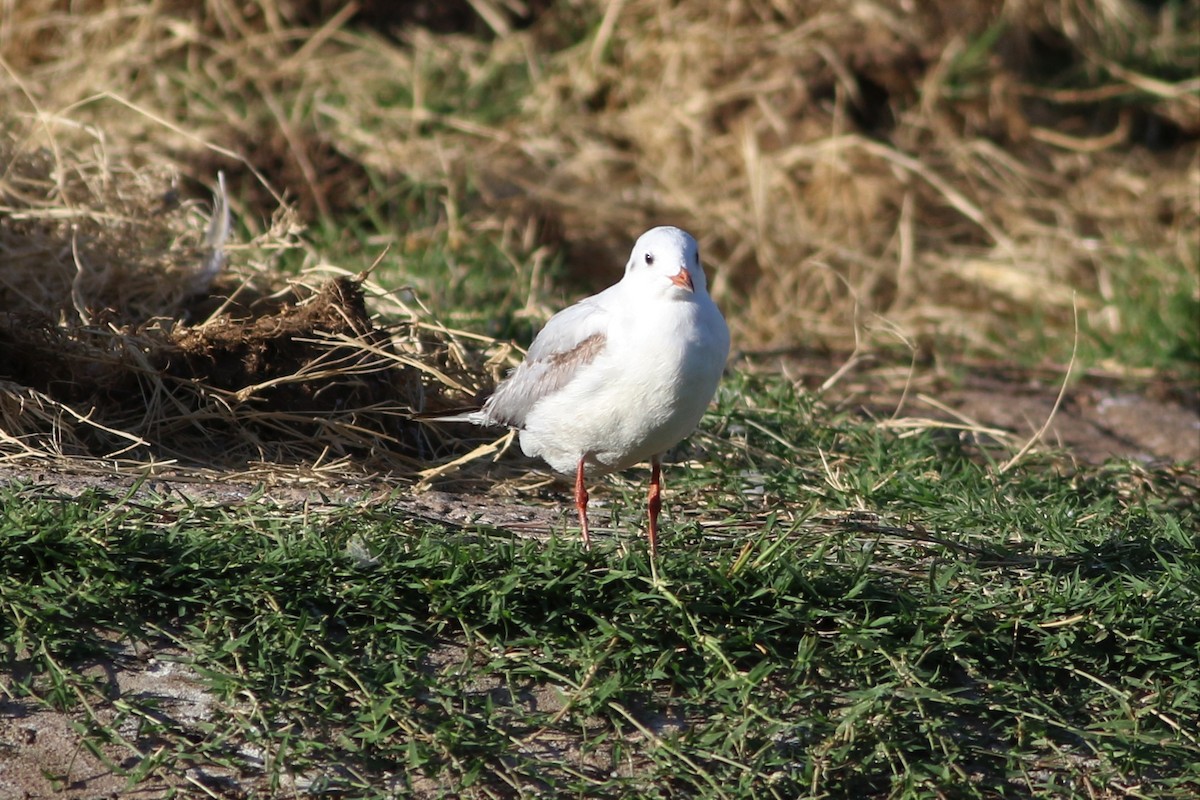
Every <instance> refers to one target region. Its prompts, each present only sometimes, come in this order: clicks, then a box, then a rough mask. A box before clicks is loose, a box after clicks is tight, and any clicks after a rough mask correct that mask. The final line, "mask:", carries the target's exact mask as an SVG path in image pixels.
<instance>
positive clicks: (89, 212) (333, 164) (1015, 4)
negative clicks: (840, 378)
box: [0, 0, 1200, 403]
mask: <svg viewBox="0 0 1200 800" xmlns="http://www.w3.org/2000/svg"><path fill="white" fill-rule="evenodd" d="M1198 142H1200V5H1197V4H1196V3H1195V2H1184V0H1165V1H1160V2H1141V1H1140V0H1063V1H1062V2H1044V3H1040V2H1024V1H1021V0H1007V1H1005V2H1001V1H1000V0H968V1H967V2H960V1H959V0H953V1H951V0H931V1H930V2H913V1H912V0H859V1H857V2H852V3H847V2H842V0H837V1H836V2H835V1H834V0H808V1H807V2H788V1H787V0H730V1H723V2H714V1H710V0H687V1H685V2H668V0H626V1H625V2H621V1H620V0H614V2H609V3H604V2H596V1H594V0H559V2H551V0H458V1H455V0H446V1H444V2H443V1H439V2H419V1H418V2H396V3H392V2H382V0H379V1H376V0H360V2H350V3H346V2H333V1H332V0H236V1H235V0H204V1H203V2H180V1H179V0H135V1H134V2H129V1H128V0H125V1H122V2H118V1H117V0H107V1H106V0H90V1H89V0H78V1H76V2H65V1H64V0H19V2H18V0H0V167H2V168H3V171H0V194H2V195H3V197H4V198H5V199H4V208H3V209H0V258H2V259H4V260H5V261H6V262H7V263H6V264H5V268H4V270H2V272H3V273H4V277H0V303H3V304H4V305H5V308H6V310H7V311H9V312H12V311H13V310H14V308H15V307H16V306H18V305H20V304H22V303H29V304H32V305H33V306H35V307H36V308H37V309H38V310H39V312H47V311H49V312H55V311H57V313H59V315H60V316H62V315H64V314H65V315H66V316H71V314H70V313H68V312H71V311H72V309H75V310H77V309H78V308H79V307H81V304H82V306H84V307H88V308H92V309H107V310H108V314H109V316H110V317H111V318H113V319H115V320H119V321H121V322H123V323H124V324H130V325H137V324H141V322H144V320H146V319H149V318H151V317H155V316H172V315H174V314H176V312H177V311H178V306H179V304H180V303H182V302H183V300H182V299H181V298H183V297H184V295H186V294H187V292H188V286H190V285H191V284H190V283H189V281H190V278H188V277H187V276H186V275H182V273H178V269H180V267H179V264H180V263H182V262H181V259H183V256H182V255H181V254H186V253H194V250H195V248H196V247H197V246H198V245H199V240H200V237H201V236H202V235H203V229H204V225H205V224H206V218H207V214H208V213H209V209H210V207H211V203H212V200H211V197H212V192H213V189H214V187H215V185H216V176H217V173H218V171H221V172H223V173H224V174H225V176H226V180H227V183H228V192H229V199H230V204H231V206H232V209H233V212H234V213H233V219H234V231H233V234H232V237H231V239H230V249H229V266H228V270H229V274H230V275H231V276H236V278H237V280H240V281H246V280H260V281H261V282H263V283H264V286H265V289H264V291H266V290H269V289H270V286H269V284H270V283H271V280H272V279H273V278H270V277H269V276H279V275H285V276H286V275H295V274H300V273H302V272H303V271H304V270H306V269H311V268H313V267H314V266H319V265H327V266H328V265H333V266H336V267H338V268H340V269H342V270H345V271H347V272H350V273H356V272H359V271H360V270H363V269H365V268H366V267H368V266H370V265H372V264H374V265H375V271H374V272H373V274H372V279H373V280H374V281H376V282H377V283H379V284H380V285H382V286H384V287H386V288H389V289H401V288H404V289H406V290H411V297H413V298H416V300H417V301H419V302H420V303H422V304H424V306H425V307H426V308H428V309H429V310H430V311H431V312H432V313H433V314H434V315H435V316H437V317H438V318H439V319H441V320H443V321H446V322H447V323H448V324H452V325H454V326H456V327H458V328H460V329H463V330H471V331H477V332H479V333H483V334H487V335H490V336H495V337H498V338H513V339H516V340H517V341H524V342H527V341H528V339H529V337H530V336H531V335H532V333H533V331H535V330H536V328H537V327H538V325H540V323H541V322H543V321H544V320H545V318H546V317H547V316H548V315H549V314H550V313H551V312H552V311H553V310H555V309H556V308H558V307H561V305H563V304H564V303H566V302H569V301H571V300H573V299H576V298H577V297H578V296H580V295H581V294H583V293H585V292H589V291H593V290H596V289H598V288H600V287H602V286H605V285H608V284H610V283H612V282H613V281H614V280H616V278H617V277H618V276H619V274H620V270H621V266H622V264H623V263H624V260H625V258H626V257H627V254H628V249H629V246H630V244H631V242H632V241H633V239H634V237H636V235H638V234H639V233H640V232H641V231H642V230H644V229H645V228H647V227H650V226H652V225H657V224H675V225H679V226H682V227H684V228H687V229H689V230H690V231H692V232H693V233H694V234H695V235H696V236H697V237H698V238H699V240H700V242H701V246H702V254H703V256H704V258H705V262H706V266H707V268H708V271H709V274H710V285H711V286H712V288H713V293H714V295H715V297H716V299H717V300H718V302H719V303H720V305H721V306H722V308H723V309H724V310H725V313H726V315H727V317H728V318H729V320H730V323H731V327H732V329H733V331H734V340H735V343H734V346H735V349H737V350H738V351H739V352H741V353H743V354H747V353H748V354H751V355H755V354H758V355H767V356H770V357H774V356H777V355H782V356H788V357H790V356H799V357H800V360H801V361H804V363H807V364H812V363H819V366H817V367H812V368H811V369H812V370H813V375H812V376H810V377H809V378H808V380H809V382H810V383H816V384H819V383H820V382H821V381H823V380H825V379H826V378H827V377H828V376H829V374H830V373H831V372H833V371H834V370H835V369H836V368H837V366H838V365H839V364H840V363H844V362H845V360H846V358H847V357H848V355H849V354H850V353H858V354H860V355H861V354H862V353H864V352H870V353H872V354H874V355H875V356H877V357H879V358H882V359H883V360H884V361H888V362H891V363H895V364H899V365H901V366H902V367H903V368H904V369H901V370H899V371H898V372H897V375H898V376H899V377H897V379H896V380H897V381H901V382H902V381H904V380H906V378H905V377H904V376H905V374H906V370H907V369H908V368H909V366H910V365H911V364H914V363H915V364H926V365H933V366H935V367H939V366H944V365H945V364H948V363H951V362H955V363H968V364H972V365H978V364H993V363H994V364H1003V365H1008V366H1017V367H1021V368H1025V369H1030V370H1034V371H1036V370H1044V372H1042V373H1038V374H1040V375H1043V376H1045V377H1048V378H1049V379H1051V380H1058V379H1060V378H1061V376H1062V374H1063V370H1064V369H1065V367H1066V365H1067V364H1068V362H1070V361H1071V360H1072V353H1073V352H1074V354H1075V355H1074V358H1075V370H1076V372H1075V374H1076V375H1080V374H1092V375H1099V376H1103V377H1105V378H1112V379H1116V380H1137V381H1147V380H1166V381H1168V383H1170V384H1171V385H1172V386H1174V387H1179V386H1180V385H1182V386H1184V387H1185V390H1183V393H1184V394H1185V395H1187V396H1188V397H1190V398H1192V400H1191V402H1193V403H1194V398H1195V386H1196V380H1197V365H1198V364H1200V281H1198V273H1200V238H1198V237H1200V234H1198V231H1200V149H1198V147H1197V144H1198ZM4 216H7V218H8V219H7V221H4ZM52 233H53V234H54V235H51V234H52ZM83 234H86V236H85V235H83ZM38 236H41V239H38V238H37V237H38ZM35 240H36V241H38V242H40V243H41V244H39V245H38V246H34V245H33V244H31V242H34V241H35ZM89 247H91V248H93V253H92V255H91V261H92V262H93V263H102V264H104V265H105V268H104V269H93V270H91V271H90V272H89V274H88V276H87V280H82V278H81V276H82V270H80V269H79V268H78V267H77V264H78V261H79V253H80V249H81V248H84V249H85V250H86V249H87V248H89ZM183 260H186V259H183ZM188 263H192V262H188ZM189 269H191V268H190V267H189ZM172 270H176V271H177V272H172ZM135 273H136V274H140V275H143V276H150V280H149V283H148V284H147V286H145V287H143V288H142V289H138V290H135V289H133V288H131V287H132V285H133V283H134V281H133V280H132V279H131V277H130V276H131V275H133V274H135ZM31 276H33V277H31ZM121 286H124V288H120V287H121ZM193 288H194V287H193ZM220 288H221V287H220V284H219V283H218V285H217V286H216V287H214V291H215V290H216V289H220ZM168 294H169V295H170V298H165V295H168ZM189 313H192V314H193V315H194V314H195V309H192V311H190V312H189ZM90 316H91V317H92V318H96V313H94V312H93V313H92V314H90ZM101 316H102V315H101ZM797 369H800V370H801V371H803V370H804V369H806V368H805V367H797ZM1186 387H1190V388H1186ZM1172 391H1173V392H1175V395H1174V396H1177V397H1178V396H1182V395H1180V393H1179V391H1176V390H1175V389H1173V390H1172Z"/></svg>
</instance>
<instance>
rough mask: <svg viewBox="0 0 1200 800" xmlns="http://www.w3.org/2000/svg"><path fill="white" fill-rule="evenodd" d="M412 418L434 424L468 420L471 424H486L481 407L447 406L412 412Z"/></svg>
mask: <svg viewBox="0 0 1200 800" xmlns="http://www.w3.org/2000/svg"><path fill="white" fill-rule="evenodd" d="M412 418H413V419H415V420H416V421H417V422H432V423H434V424H438V425H440V424H442V423H444V422H468V423H470V424H472V425H487V424H488V420H487V417H485V416H484V414H483V409H481V408H477V407H468V408H447V409H443V410H441V411H430V412H422V413H420V414H413V415H412Z"/></svg>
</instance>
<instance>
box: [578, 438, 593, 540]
mask: <svg viewBox="0 0 1200 800" xmlns="http://www.w3.org/2000/svg"><path fill="white" fill-rule="evenodd" d="M587 501H588V493H587V487H586V486H585V485H584V483H583V459H582V458H581V459H579V468H578V469H577V470H575V510H576V511H578V512H579V528H580V529H581V530H582V531H583V549H584V550H590V549H591V547H592V540H591V539H590V538H589V537H588V520H587Z"/></svg>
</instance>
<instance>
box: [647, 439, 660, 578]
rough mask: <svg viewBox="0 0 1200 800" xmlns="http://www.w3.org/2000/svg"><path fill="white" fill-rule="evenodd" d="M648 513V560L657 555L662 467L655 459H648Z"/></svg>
mask: <svg viewBox="0 0 1200 800" xmlns="http://www.w3.org/2000/svg"><path fill="white" fill-rule="evenodd" d="M646 509H647V510H648V511H649V512H650V558H651V559H653V558H654V557H655V556H656V555H658V512H659V511H661V510H662V467H661V466H660V465H659V463H658V459H657V458H652V459H650V494H649V496H648V497H647V498H646Z"/></svg>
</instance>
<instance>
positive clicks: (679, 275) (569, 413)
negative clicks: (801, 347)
mask: <svg viewBox="0 0 1200 800" xmlns="http://www.w3.org/2000/svg"><path fill="white" fill-rule="evenodd" d="M728 355H729V329H728V327H727V326H726V325H725V320H724V318H723V317H722V316H721V312H720V311H719V310H718V309H717V306H716V304H715V303H713V301H712V298H711V297H709V295H708V289H707V284H706V281H705V277H704V270H703V268H702V267H701V266H700V251H699V247H698V246H697V244H696V240H695V239H694V238H692V236H691V235H690V234H688V233H687V232H686V231H683V230H680V229H679V228H673V227H659V228H653V229H651V230H649V231H647V232H646V233H644V234H642V236H641V237H640V238H639V239H638V240H637V243H636V244H634V246H633V253H632V255H631V256H630V257H629V262H628V263H627V264H626V265H625V276H624V277H623V278H622V279H621V280H620V282H618V283H616V284H614V285H613V286H610V287H609V288H608V289H605V290H604V291H603V292H600V293H599V294H596V295H593V296H591V297H588V298H585V299H583V300H580V301H579V302H578V303H576V304H575V305H573V306H570V307H568V308H565V309H563V310H562V311H560V312H558V313H557V314H555V315H554V316H553V317H551V318H550V320H549V321H548V322H547V323H546V326H545V327H544V328H543V329H542V331H541V332H540V333H539V334H538V335H537V337H536V338H535V339H534V341H533V344H532V345H531V346H530V348H529V353H528V354H527V355H526V358H525V361H524V362H523V363H522V364H521V365H520V366H519V367H517V368H516V369H515V370H514V371H513V372H512V374H511V375H509V377H508V378H507V379H506V380H504V381H503V382H502V383H501V384H500V385H499V386H498V387H497V388H496V391H495V392H494V393H493V394H492V396H491V397H489V398H488V400H487V402H486V403H484V406H483V408H482V409H480V410H478V411H474V412H471V413H468V414H464V415H459V416H457V417H452V418H447V419H451V420H461V421H468V422H473V423H475V424H478V425H507V426H509V427H511V428H516V429H517V430H518V431H519V432H520V433H519V436H520V442H521V450H522V451H524V452H525V454H526V455H529V456H536V457H540V458H542V459H544V460H545V461H546V462H547V463H548V464H549V465H550V466H551V467H553V468H554V469H555V470H557V471H559V472H563V473H567V474H570V473H572V472H574V473H575V478H576V480H575V504H576V508H577V510H578V512H579V521H580V526H581V527H582V530H583V540H584V544H585V545H587V543H588V523H587V490H586V487H585V486H584V478H585V475H594V474H600V473H604V472H609V471H613V470H621V469H626V468H628V467H631V466H633V465H634V464H638V463H640V462H643V461H649V462H650V465H651V481H650V496H649V502H648V506H649V523H650V528H649V533H650V546H651V551H652V552H653V551H654V550H655V549H656V546H657V545H656V541H657V537H656V533H657V524H658V511H659V507H660V500H659V496H660V459H661V457H662V455H663V453H664V452H665V451H667V450H668V449H670V448H671V447H673V446H674V445H675V444H677V443H678V442H679V441H680V440H682V439H683V438H684V437H686V436H687V435H688V434H690V433H691V432H692V431H693V430H694V429H695V428H696V425H697V423H699V422H700V418H701V417H702V416H703V415H704V410H705V408H707V406H708V404H709V401H711V400H712V396H713V393H714V392H715V391H716V388H717V383H718V382H719V381H720V379H721V373H722V371H723V370H724V367H725V359H726V358H727V357H728Z"/></svg>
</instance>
